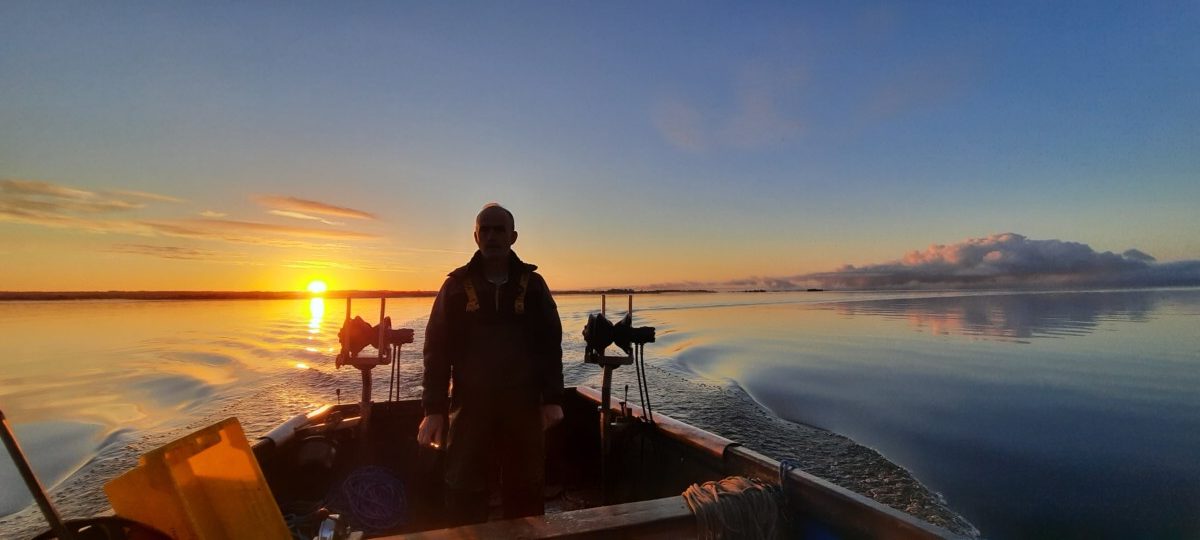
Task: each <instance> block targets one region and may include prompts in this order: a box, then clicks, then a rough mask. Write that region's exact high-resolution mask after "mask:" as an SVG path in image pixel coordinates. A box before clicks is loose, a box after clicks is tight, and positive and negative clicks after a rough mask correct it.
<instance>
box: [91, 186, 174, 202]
mask: <svg viewBox="0 0 1200 540" xmlns="http://www.w3.org/2000/svg"><path fill="white" fill-rule="evenodd" d="M109 193H112V194H113V195H118V196H123V197H132V198H134V199H142V200H146V201H157V202H168V203H182V202H186V201H184V200H183V199H180V198H179V197H172V196H170V195H161V194H158V193H148V192H145V191H131V190H125V189H119V190H115V191H110V192H109Z"/></svg>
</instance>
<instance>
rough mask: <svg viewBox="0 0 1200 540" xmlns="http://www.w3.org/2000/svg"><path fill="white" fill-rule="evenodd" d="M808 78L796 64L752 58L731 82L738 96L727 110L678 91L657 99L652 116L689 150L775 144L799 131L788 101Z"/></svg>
mask: <svg viewBox="0 0 1200 540" xmlns="http://www.w3.org/2000/svg"><path fill="white" fill-rule="evenodd" d="M805 79H806V76H805V72H804V70H803V69H801V68H798V67H787V66H766V65H761V64H748V65H746V66H745V67H744V68H743V69H742V71H741V72H740V73H739V74H738V76H737V78H736V79H735V81H734V83H733V85H732V86H733V93H734V102H733V103H731V104H730V106H729V107H728V110H727V111H724V112H712V111H713V109H712V108H701V107H699V106H696V105H695V104H693V103H692V102H691V101H689V100H688V99H686V98H683V97H678V96H674V97H670V98H666V99H663V100H661V101H659V102H658V103H657V104H656V105H655V106H654V107H653V109H652V110H651V115H650V116H651V118H650V119H651V122H652V123H653V124H654V127H655V128H657V129H658V131H659V133H660V134H661V135H662V136H663V138H664V139H665V140H666V141H667V142H668V143H670V144H671V145H672V146H675V147H676V148H679V149H681V150H686V151H689V152H699V151H703V150H707V149H709V148H720V147H739V148H757V147H762V146H768V145H771V144H776V143H779V142H781V141H784V140H787V139H790V138H792V137H794V136H795V135H797V134H798V133H800V132H801V127H802V126H801V123H800V121H799V119H798V117H797V116H796V115H795V114H793V113H791V112H790V111H789V110H788V109H789V107H788V104H789V102H790V101H792V100H793V98H794V95H795V94H796V93H797V92H798V91H799V89H800V88H801V87H802V86H803V84H804V81H805ZM702 111H709V112H708V114H705V113H704V112H702ZM718 111H719V110H718Z"/></svg>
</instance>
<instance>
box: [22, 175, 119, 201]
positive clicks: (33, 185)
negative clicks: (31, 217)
mask: <svg viewBox="0 0 1200 540" xmlns="http://www.w3.org/2000/svg"><path fill="white" fill-rule="evenodd" d="M0 192H2V193H6V194H12V195H21V196H37V197H51V198H56V199H77V200H83V199H88V198H92V197H95V196H96V194H95V193H92V192H90V191H84V190H82V189H75V188H70V187H67V186H62V185H58V184H54V183H51V182H42V181H40V180H17V179H12V178H5V179H3V180H0Z"/></svg>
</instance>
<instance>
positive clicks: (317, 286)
mask: <svg viewBox="0 0 1200 540" xmlns="http://www.w3.org/2000/svg"><path fill="white" fill-rule="evenodd" d="M328 289H329V287H328V286H326V285H325V282H324V281H321V280H314V281H310V282H308V292H310V293H313V294H322V293H324V292H325V291H326V290H328Z"/></svg>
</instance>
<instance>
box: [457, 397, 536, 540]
mask: <svg viewBox="0 0 1200 540" xmlns="http://www.w3.org/2000/svg"><path fill="white" fill-rule="evenodd" d="M544 440H545V439H544V436H543V433H542V415H541V404H540V400H538V399H537V393H536V392H531V391H499V392H492V393H491V395H489V396H468V397H467V398H461V399H460V397H459V396H457V395H456V396H455V405H454V409H453V410H452V411H451V412H450V433H449V437H448V440H447V443H446V510H447V512H448V517H449V521H450V524H451V525H464V524H468V523H482V522H484V521H487V517H488V480H489V478H492V477H495V476H496V475H495V474H494V473H497V472H498V473H499V475H498V476H499V479H500V486H501V487H500V494H501V499H502V501H503V508H504V517H505V518H515V517H524V516H535V515H541V514H543V513H544V512H545V508H544V506H543V500H542V486H543V483H544V474H545V448H544Z"/></svg>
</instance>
